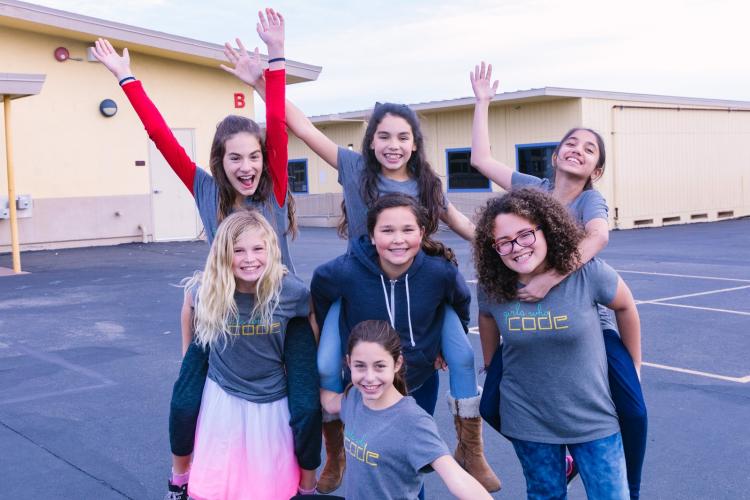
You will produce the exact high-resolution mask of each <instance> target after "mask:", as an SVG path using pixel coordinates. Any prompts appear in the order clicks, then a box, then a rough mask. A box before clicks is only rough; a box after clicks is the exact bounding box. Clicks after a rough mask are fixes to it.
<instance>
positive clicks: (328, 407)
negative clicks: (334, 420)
mask: <svg viewBox="0 0 750 500" xmlns="http://www.w3.org/2000/svg"><path fill="white" fill-rule="evenodd" d="M343 397H344V395H343V394H338V393H336V392H333V391H329V390H326V389H321V390H320V405H321V406H322V407H323V409H324V410H325V411H327V412H328V413H330V414H331V415H338V414H339V413H340V412H341V400H342V398H343Z"/></svg>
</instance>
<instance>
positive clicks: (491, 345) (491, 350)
mask: <svg viewBox="0 0 750 500" xmlns="http://www.w3.org/2000/svg"><path fill="white" fill-rule="evenodd" d="M479 342H480V343H481V344H482V358H483V359H484V366H485V368H486V367H488V366H490V363H491V362H492V356H494V355H495V351H497V348H498V347H499V346H500V330H499V329H498V328H497V323H495V318H493V317H492V316H491V315H490V314H487V313H483V312H481V311H480V312H479Z"/></svg>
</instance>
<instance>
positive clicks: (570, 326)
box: [473, 188, 641, 500]
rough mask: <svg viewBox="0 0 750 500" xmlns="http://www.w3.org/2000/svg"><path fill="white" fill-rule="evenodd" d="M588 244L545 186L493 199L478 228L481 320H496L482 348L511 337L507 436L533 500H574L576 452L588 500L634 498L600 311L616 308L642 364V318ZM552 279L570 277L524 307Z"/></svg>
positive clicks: (483, 327) (504, 399) (505, 387)
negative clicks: (584, 253) (585, 249)
mask: <svg viewBox="0 0 750 500" xmlns="http://www.w3.org/2000/svg"><path fill="white" fill-rule="evenodd" d="M582 238H583V233H582V231H581V230H580V229H579V228H578V226H577V225H576V223H575V222H574V221H573V219H572V218H571V217H570V215H569V213H568V212H567V210H566V208H565V207H563V206H562V205H561V204H560V203H559V202H558V201H557V200H556V199H555V198H553V197H552V196H551V195H549V194H546V193H544V192H542V191H540V190H538V189H534V188H521V189H514V190H512V191H511V192H510V193H508V194H506V195H504V196H502V197H498V198H493V199H490V200H489V201H488V202H487V204H486V206H485V207H484V208H483V209H482V211H481V212H480V215H479V219H478V221H477V232H476V236H475V238H474V243H473V246H474V249H473V250H474V261H475V264H476V270H477V279H478V285H477V286H478V293H477V295H478V297H479V311H480V314H483V315H484V316H485V318H489V319H490V321H487V320H485V321H483V322H481V323H480V325H479V333H480V335H481V337H482V343H483V344H487V345H490V344H492V343H494V344H495V345H497V342H498V339H499V338H500V336H502V339H503V343H502V346H501V356H502V380H501V381H500V387H499V392H500V394H501V397H500V402H499V407H500V408H499V409H500V432H501V433H502V434H503V435H504V436H506V437H507V438H508V439H510V440H511V442H512V443H513V447H514V449H515V451H516V455H517V456H518V458H519V460H520V462H521V466H522V467H523V473H524V477H525V478H526V491H527V495H528V498H529V499H538V498H565V496H566V484H565V483H566V481H565V476H566V460H565V449H566V447H567V448H568V449H569V450H570V452H571V454H572V456H573V458H574V460H575V463H576V464H577V467H578V470H579V471H580V475H581V479H582V480H583V484H584V487H585V489H586V494H587V496H588V498H592V499H604V498H606V499H620V500H625V499H627V498H628V496H629V492H628V483H627V477H626V471H625V457H624V454H623V448H622V440H621V437H620V432H619V431H620V426H619V423H618V420H617V415H616V412H615V407H614V404H613V402H612V398H611V396H610V391H609V383H608V381H607V356H606V353H605V348H604V338H603V337H602V335H601V327H600V324H599V314H598V312H597V304H602V305H606V306H607V307H608V308H610V309H613V310H614V311H615V316H616V318H617V326H618V328H619V330H620V334H621V335H622V339H623V342H624V344H625V345H626V346H627V349H628V352H629V354H630V356H631V357H632V359H634V360H636V367H638V366H639V365H640V359H641V352H640V335H641V332H640V321H639V318H638V311H637V309H636V306H635V301H634V300H633V296H632V295H631V293H630V290H629V289H628V287H627V285H625V283H624V282H623V281H622V279H621V278H620V277H619V276H618V275H617V273H616V272H615V271H614V270H613V269H612V268H611V267H609V266H608V265H607V264H605V263H604V262H602V261H601V260H599V259H592V260H590V261H589V262H587V263H586V264H584V265H583V266H581V265H580V252H579V250H578V248H579V245H580V243H581V239H582ZM550 270H554V271H555V272H557V273H560V274H561V275H563V276H565V278H564V279H563V280H562V281H561V282H560V283H559V284H558V285H557V286H555V287H554V288H552V289H551V290H550V291H549V293H548V294H547V295H545V297H544V298H543V299H541V300H540V301H538V302H537V303H531V302H528V301H526V302H524V301H520V300H519V293H520V290H522V289H523V287H524V286H525V285H526V284H527V283H529V282H530V281H531V280H532V279H533V278H534V277H536V276H539V275H540V274H541V273H545V272H549V271H550ZM490 389H491V388H490V387H489V386H488V385H487V383H485V390H487V391H489V390H490Z"/></svg>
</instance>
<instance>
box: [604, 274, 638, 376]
mask: <svg viewBox="0 0 750 500" xmlns="http://www.w3.org/2000/svg"><path fill="white" fill-rule="evenodd" d="M607 307H609V308H610V309H612V310H613V311H614V312H615V318H616V319H617V328H618V330H620V338H621V339H622V343H623V344H624V345H625V348H626V349H627V350H628V352H629V353H630V357H631V358H633V364H634V365H635V371H636V372H638V377H639V378H640V376H641V320H640V317H639V316H638V308H637V307H636V305H635V300H633V294H632V293H631V292H630V288H628V285H626V284H625V282H624V281H623V280H622V278H620V277H619V276H618V277H617V292H615V298H614V299H613V300H612V303H611V304H608V305H607Z"/></svg>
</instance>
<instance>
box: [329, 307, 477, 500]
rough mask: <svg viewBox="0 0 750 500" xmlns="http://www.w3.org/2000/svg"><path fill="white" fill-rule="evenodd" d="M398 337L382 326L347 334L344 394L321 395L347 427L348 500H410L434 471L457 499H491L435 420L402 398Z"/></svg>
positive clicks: (367, 324) (373, 323)
mask: <svg viewBox="0 0 750 500" xmlns="http://www.w3.org/2000/svg"><path fill="white" fill-rule="evenodd" d="M399 337H400V335H399V333H398V332H396V331H395V330H394V329H393V328H391V326H390V325H389V324H388V323H387V322H386V321H372V320H371V321H364V322H362V323H359V324H358V325H357V326H355V327H354V328H353V329H352V332H351V335H350V336H349V339H348V342H347V348H346V364H347V366H348V368H349V370H350V372H351V379H352V383H351V384H350V385H349V386H348V387H347V388H346V390H345V391H344V393H343V394H340V393H336V392H333V391H326V390H322V391H321V402H322V404H323V407H324V408H325V409H326V410H327V411H328V412H330V413H340V415H341V419H342V420H343V421H344V423H345V424H346V431H345V437H344V448H345V450H346V462H347V467H346V472H345V474H344V492H345V493H344V494H345V497H346V498H378V499H383V500H388V499H396V498H415V497H416V496H417V493H418V492H419V490H420V488H421V487H422V484H423V481H424V479H423V478H424V474H425V472H427V470H428V468H429V467H432V469H434V470H435V471H436V472H437V473H438V474H439V475H440V478H441V479H442V480H443V482H445V484H446V486H448V489H449V490H450V492H451V493H452V494H453V495H455V496H456V497H457V498H459V499H466V500H481V499H489V498H491V497H490V495H489V494H488V493H487V492H486V491H485V490H484V488H483V487H482V486H481V485H480V484H479V483H478V482H477V481H476V480H475V479H474V478H472V477H471V476H470V475H469V474H468V473H466V471H464V470H463V469H462V468H461V467H460V466H459V465H458V464H457V463H456V461H455V460H454V459H453V457H451V455H450V452H449V451H448V447H447V446H446V445H445V443H444V442H443V440H442V439H441V438H440V435H439V434H438V431H437V426H436V425H435V421H434V420H433V419H432V417H430V415H428V414H427V413H426V412H425V411H424V410H423V409H422V408H420V406H419V405H418V404H417V403H416V402H415V401H414V399H413V398H412V397H410V396H408V395H407V390H406V380H405V375H404V365H405V363H406V361H405V360H404V355H403V353H402V350H401V343H400V340H399Z"/></svg>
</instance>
